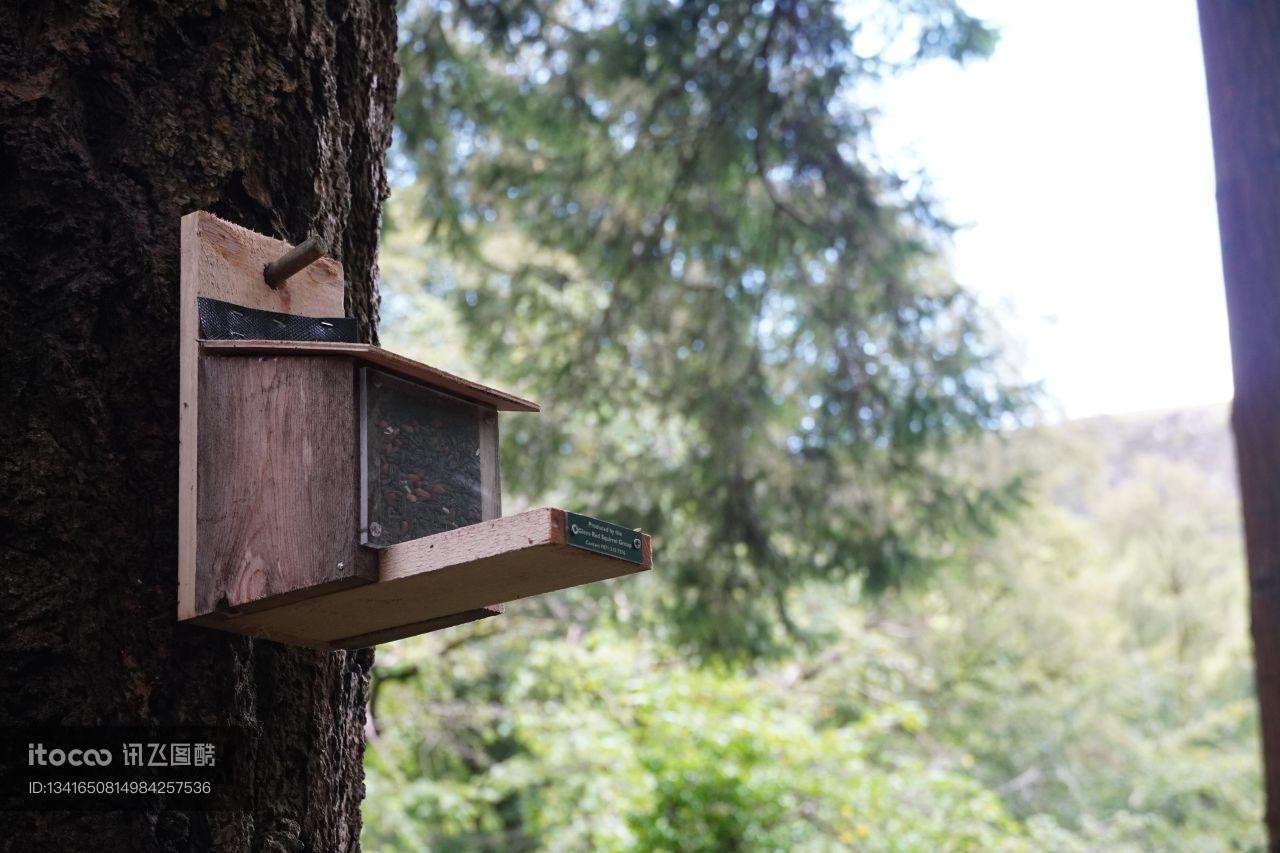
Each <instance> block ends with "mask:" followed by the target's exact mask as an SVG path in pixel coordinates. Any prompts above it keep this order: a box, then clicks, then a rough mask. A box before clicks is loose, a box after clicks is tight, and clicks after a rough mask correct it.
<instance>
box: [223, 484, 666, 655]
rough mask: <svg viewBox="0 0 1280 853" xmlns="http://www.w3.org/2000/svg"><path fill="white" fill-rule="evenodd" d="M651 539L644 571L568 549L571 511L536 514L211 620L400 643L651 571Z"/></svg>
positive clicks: (342, 640) (472, 529) (343, 642)
mask: <svg viewBox="0 0 1280 853" xmlns="http://www.w3.org/2000/svg"><path fill="white" fill-rule="evenodd" d="M643 538H644V553H645V562H644V563H643V564H641V565H637V564H635V563H630V562H627V561H626V560H620V559H616V558H613V557H606V556H603V555H600V554H596V553H593V552H590V551H584V550H581V549H579V548H574V547H571V546H568V545H565V544H564V541H565V539H564V511H563V510H560V509H555V508H543V509H535V510H530V511H528V512H525V513H521V514H519V515H514V516H510V517H507V518H498V519H494V520H493V521H486V522H482V523H480V524H473V525H470V526H468V527H461V528H458V529H457V530H450V531H448V532H445V533H438V534H436V535H434V536H427V537H425V538H422V539H415V540H413V541H411V542H404V543H401V544H398V545H391V546H388V547H386V548H384V549H382V550H381V551H379V552H378V557H379V572H378V583H376V584H367V585H364V586H358V587H353V588H352V589H347V590H343V591H341V592H334V593H332V594H329V595H324V596H320V597H316V598H310V599H307V600H306V601H300V602H296V603H292V604H288V605H286V606H282V607H275V608H272V609H269V610H261V611H258V612H254V613H245V614H238V615H232V616H230V617H227V618H222V617H219V618H217V620H216V621H212V620H210V621H206V622H205V623H206V624H209V625H211V626H214V627H218V628H221V629H223V630H229V631H236V632H239V633H245V634H254V635H257V636H263V637H267V638H271V639H277V640H281V641H284V642H293V643H299V642H301V643H304V644H309V645H317V646H322V647H342V648H345V647H351V646H359V645H365V644H367V643H369V642H380V641H382V640H385V639H396V638H398V637H402V636H409V635H410V634H413V633H420V632H422V630H428V629H426V628H424V629H421V630H418V629H417V626H422V625H428V626H429V625H432V624H436V625H437V626H438V627H444V626H443V625H441V624H440V623H439V620H447V619H449V618H452V617H455V616H462V615H465V614H469V613H470V614H473V616H472V618H474V612H475V611H480V610H484V609H488V608H489V607H490V606H492V605H493V604H494V603H496V602H504V601H514V600H516V599H520V598H527V597H529V596H532V595H539V594H542V593H546V592H552V591H554V590H557V589H565V588H567V587H571V586H579V585H581V584H586V583H592V582H594V581H598V580H605V579H608V578H614V577H619V576H622V575H628V574H633V573H636V572H642V571H646V570H647V569H649V567H650V566H651V564H652V563H651V557H650V554H651V550H650V542H649V537H648V536H647V535H644V537H643ZM202 621H205V620H202ZM467 621H470V620H469V619H468V620H467ZM450 624H452V623H450ZM430 630H434V628H431V629H430Z"/></svg>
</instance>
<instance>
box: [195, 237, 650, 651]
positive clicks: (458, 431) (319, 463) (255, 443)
mask: <svg viewBox="0 0 1280 853" xmlns="http://www.w3.org/2000/svg"><path fill="white" fill-rule="evenodd" d="M322 252H323V247H322V244H321V243H320V241H319V240H318V239H315V238H312V239H309V240H308V241H307V242H306V243H304V244H303V245H302V246H299V247H298V248H297V249H290V247H289V246H288V245H286V244H284V243H281V242H279V241H277V240H273V239H271V238H269V237H265V236H262V235H260V234H255V233H253V232H251V231H246V230H245V229H242V228H239V227H237V226H235V225H231V224H229V223H227V222H223V221H222V220H219V219H217V218H216V217H214V216H212V215H211V214H208V213H204V212H197V213H192V214H189V215H188V216H185V217H183V220H182V329H181V365H180V370H181V400H182V402H181V424H180V434H181V450H180V466H179V467H180V499H179V605H178V616H179V618H180V619H181V620H183V621H189V622H192V623H195V624H200V625H205V626H208V627H213V628H220V629H223V630H228V631H234V632H237V633H242V634H251V635H256V636H263V637H267V638H270V639H275V640H278V641H281V642H287V643H293V644H297V645H306V646H313V647H320V648H352V647H359V646H364V645H371V644H373V643H377V642H382V641H385V640H393V639H398V638H400V637H406V636H410V635H413V634H419V633H425V632H428V631H433V630H437V629H439V628H444V627H448V626H450V625H456V624H460V623H463V622H468V621H472V620H474V619H480V618H485V617H488V616H492V615H495V614H496V613H499V612H501V606H502V604H503V603H504V602H507V601H512V600H515V599H518V598H524V597H527V596H531V595H538V594H540V593H544V592H550V591H552V590H556V589H563V588H565V587H569V586H577V585H579V584H584V583H590V582H592V581H596V580H603V579H606V578H611V577H616V576H619V575H625V574H631V573H633V572H638V571H644V570H646V569H648V568H649V567H650V565H651V564H652V555H651V545H650V541H649V537H648V536H647V535H644V534H641V533H638V532H635V531H632V530H629V529H627V528H624V527H620V526H618V525H613V524H609V523H607V522H603V521H600V520H598V519H592V518H589V517H586V516H580V515H576V514H574V513H570V512H566V511H564V510H562V509H558V508H554V507H548V508H542V509H535V510H530V511H528V512H524V513H521V514H519V515H515V516H509V517H503V516H502V509H501V493H500V473H499V466H498V412H499V411H517V412H536V411H537V410H538V406H537V405H536V404H535V403H532V402H529V401H528V400H523V399H521V398H519V397H516V396H514V395H511V394H508V393H506V392H504V391H499V390H497V389H494V388H488V387H486V386H483V385H480V384H478V383H475V382H471V381H469V380H467V379H463V378H461V377H458V376H454V375H452V374H449V373H446V372H444V371H441V370H438V369H436V368H434V367H431V366H429V365H426V364H421V363H419V362H416V361H413V360H411V359H407V358H404V357H402V356H399V355H396V354H395V353H392V352H389V351H387V350H384V349H382V348H381V347H376V346H372V345H369V344H361V343H356V342H355V335H356V330H355V323H354V321H352V320H350V319H347V318H345V317H344V316H343V287H344V285H343V278H342V267H341V265H339V264H338V263H337V262H336V261H333V260H331V259H329V258H325V257H322V256H321V255H322Z"/></svg>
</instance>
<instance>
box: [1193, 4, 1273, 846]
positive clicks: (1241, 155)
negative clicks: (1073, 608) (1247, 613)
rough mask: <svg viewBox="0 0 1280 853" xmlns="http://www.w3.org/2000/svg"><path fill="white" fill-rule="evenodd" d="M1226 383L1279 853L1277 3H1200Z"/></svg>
mask: <svg viewBox="0 0 1280 853" xmlns="http://www.w3.org/2000/svg"><path fill="white" fill-rule="evenodd" d="M1200 30H1201V38H1202V40H1203V43H1204V56H1205V69H1206V72H1207V77H1208V83H1209V109H1210V115H1211V119H1212V123H1213V152H1214V161H1215V163H1216V166H1217V175H1218V225H1219V228H1220V230H1221V232H1222V261H1223V270H1224V273H1225V276H1226V284H1227V312H1228V315H1229V317H1230V326H1231V356H1232V363H1233V365H1234V374H1235V388H1236V390H1235V403H1234V407H1233V412H1232V426H1233V428H1234V431H1235V437H1236V459H1237V463H1238V467H1239V472H1240V495H1241V500H1242V501H1243V507H1244V531H1245V542H1246V547H1247V551H1248V561H1249V582H1250V599H1251V607H1252V622H1253V647H1254V658H1255V661H1256V667H1257V688H1258V701H1259V704H1260V706H1261V712H1262V751H1263V766H1264V769H1265V773H1266V784H1267V815H1266V820H1267V831H1268V833H1269V835H1270V838H1271V847H1272V849H1273V850H1275V849H1280V5H1278V4H1276V3H1275V2H1274V0H1237V2H1230V3H1228V2H1226V1H1225V0H1200Z"/></svg>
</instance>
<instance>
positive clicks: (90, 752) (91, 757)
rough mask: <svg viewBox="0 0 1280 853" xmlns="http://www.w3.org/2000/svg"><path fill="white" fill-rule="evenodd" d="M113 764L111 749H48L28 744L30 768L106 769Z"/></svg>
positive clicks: (37, 744) (39, 745) (28, 764)
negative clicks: (66, 766)
mask: <svg viewBox="0 0 1280 853" xmlns="http://www.w3.org/2000/svg"><path fill="white" fill-rule="evenodd" d="M110 763H111V750H109V749H67V750H62V749H56V748H55V749H46V748H45V745H44V744H42V743H29V744H27V766H28V767H37V766H39V767H51V766H52V767H61V766H62V765H64V764H66V765H68V766H70V767H106V766H107V765H108V764H110Z"/></svg>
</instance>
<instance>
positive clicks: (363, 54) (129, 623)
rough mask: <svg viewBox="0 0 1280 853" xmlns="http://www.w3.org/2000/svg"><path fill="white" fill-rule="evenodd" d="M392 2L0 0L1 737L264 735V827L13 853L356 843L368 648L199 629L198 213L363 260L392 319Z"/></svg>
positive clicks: (113, 824) (96, 832) (153, 826)
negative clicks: (193, 337) (381, 279)
mask: <svg viewBox="0 0 1280 853" xmlns="http://www.w3.org/2000/svg"><path fill="white" fill-rule="evenodd" d="M395 34H396V31H395V3H394V2H392V0H342V2H324V0H237V2H234V3H228V2H226V0H166V1H165V2H154V0H153V2H142V1H141V0H75V2H67V0H25V2H24V0H17V2H9V3H5V4H3V6H2V7H0V273H2V278H3V285H4V286H3V289H2V295H0V328H3V335H4V337H5V339H6V340H7V341H8V342H9V345H8V347H7V350H8V352H7V353H6V357H5V359H4V363H3V364H2V365H0V389H2V390H3V400H4V405H3V407H0V460H2V461H0V464H3V470H4V489H3V498H2V499H0V530H3V541H2V542H0V554H2V555H3V569H0V583H2V584H3V587H2V588H0V652H3V654H0V672H2V673H3V676H2V678H3V684H4V687H5V689H4V690H3V691H0V721H4V722H9V723H22V724H26V723H41V724H57V725H93V726H98V725H112V724H132V725H170V724H235V725H249V726H251V727H252V730H253V731H254V733H255V734H254V737H253V745H252V750H253V753H254V762H255V765H256V771H255V778H253V779H252V780H244V783H245V784H246V785H247V786H250V787H251V791H250V792H249V796H250V797H251V799H252V803H253V804H254V808H253V810H252V812H243V813H237V812H224V813H217V812H186V813H182V812H174V811H167V810H165V809H164V807H163V803H160V804H159V805H157V806H156V807H155V808H154V809H152V810H150V811H142V812H110V813H98V814H93V813H81V814H68V813H64V814H56V813H55V814H36V813H10V814H4V815H2V816H0V848H3V849H5V850H15V851H16V850H22V851H26V850H130V851H133V850H139V851H143V850H219V851H222V850H261V849H265V850H314V851H326V852H327V851H343V850H351V849H355V848H357V847H358V844H359V834H360V812H359V807H360V800H361V797H362V795H363V788H364V786H363V770H362V766H361V761H362V754H363V746H364V745H363V724H364V706H365V699H366V693H367V688H368V673H369V667H370V664H371V662H372V654H371V652H368V651H365V652H356V653H350V654H346V653H319V652H312V651H306V650H300V649H293V648H287V647H284V646H280V645H276V644H273V643H270V642H265V641H252V640H247V639H242V638H238V637H235V636H232V635H229V634H222V633H218V632H215V631H210V630H206V629H200V628H188V627H180V626H178V624H177V623H176V616H175V614H176V606H177V530H178V524H177V486H178V473H177V459H178V346H177V344H178V221H179V217H181V216H182V215H183V214H184V213H187V212H189V211H192V210H197V209H207V210H210V211H212V212H214V213H216V214H217V215H218V216H220V217H222V218H224V219H228V220H230V221H232V222H236V223H239V224H241V225H244V226H245V227H248V228H251V229H254V230H258V231H262V232H264V233H268V234H272V235H275V236H278V237H280V238H282V239H286V240H290V241H293V242H297V241H300V240H301V239H302V238H304V237H305V236H306V235H307V232H308V231H309V230H314V231H316V232H318V233H320V234H321V235H322V236H324V237H325V238H326V239H327V240H328V242H329V245H330V246H332V247H334V249H333V253H334V254H335V256H337V257H338V258H339V259H340V260H342V261H343V262H344V264H345V265H346V272H347V284H348V288H347V308H348V312H349V314H350V315H351V316H354V317H356V318H357V319H358V320H359V321H360V326H361V329H362V334H363V335H364V336H365V338H366V339H370V338H371V337H372V335H373V331H372V330H373V328H374V325H375V316H376V305H377V299H376V290H375V282H376V269H375V257H376V250H377V239H378V225H379V216H380V208H381V203H382V201H383V198H384V197H385V195H386V192H387V188H386V180H385V173H384V167H383V154H384V151H385V149H386V147H387V144H388V142H389V139H390V131H391V107H392V102H393V99H394V96H395V84H396V73H397V72H396V66H395V56H394V50H395Z"/></svg>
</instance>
